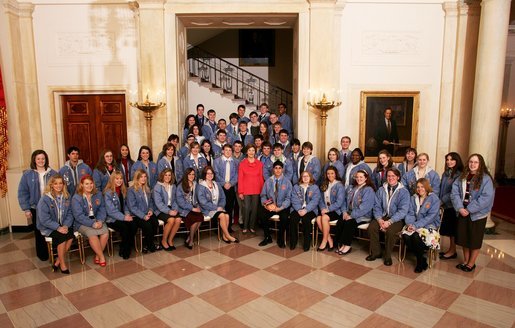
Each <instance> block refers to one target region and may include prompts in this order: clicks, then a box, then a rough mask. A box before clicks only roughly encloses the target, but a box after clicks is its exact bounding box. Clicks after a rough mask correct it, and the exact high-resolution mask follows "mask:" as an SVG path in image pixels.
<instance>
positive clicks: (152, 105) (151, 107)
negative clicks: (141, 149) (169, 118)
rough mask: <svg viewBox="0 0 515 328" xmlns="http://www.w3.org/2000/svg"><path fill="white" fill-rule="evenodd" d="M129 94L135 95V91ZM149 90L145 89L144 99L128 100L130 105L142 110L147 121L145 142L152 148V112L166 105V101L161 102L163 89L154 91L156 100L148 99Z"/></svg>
mask: <svg viewBox="0 0 515 328" xmlns="http://www.w3.org/2000/svg"><path fill="white" fill-rule="evenodd" d="M131 94H133V95H135V94H136V92H131ZM149 95H150V91H149V90H147V96H146V97H145V100H144V101H136V102H132V101H131V102H129V105H130V106H131V107H135V108H137V109H139V110H140V111H142V112H143V113H144V116H145V120H146V121H147V143H148V146H149V147H150V148H152V118H153V117H154V112H155V111H156V110H158V109H159V108H162V107H164V106H166V103H165V102H163V96H164V92H163V91H158V92H157V93H156V101H155V102H154V101H151V100H150V97H149Z"/></svg>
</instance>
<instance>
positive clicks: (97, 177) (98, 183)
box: [93, 169, 114, 192]
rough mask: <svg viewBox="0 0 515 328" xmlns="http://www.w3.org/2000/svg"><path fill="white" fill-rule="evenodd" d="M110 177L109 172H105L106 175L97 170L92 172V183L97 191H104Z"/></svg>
mask: <svg viewBox="0 0 515 328" xmlns="http://www.w3.org/2000/svg"><path fill="white" fill-rule="evenodd" d="M113 173H114V171H113ZM110 177H111V174H109V171H106V173H105V174H104V173H102V172H101V171H100V170H98V169H94V170H93V181H94V182H95V187H97V190H98V191H100V192H103V191H104V188H105V187H106V186H107V183H108V182H109V178H110Z"/></svg>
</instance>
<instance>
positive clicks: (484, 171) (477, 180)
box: [460, 153, 494, 190]
mask: <svg viewBox="0 0 515 328" xmlns="http://www.w3.org/2000/svg"><path fill="white" fill-rule="evenodd" d="M474 156H476V157H477V159H478V160H479V168H478V169H477V172H476V174H475V175H474V177H473V178H472V181H471V184H472V188H473V189H475V190H477V189H479V187H480V186H481V183H482V182H483V177H484V176H485V175H488V176H489V177H490V179H492V181H493V180H494V179H493V178H492V175H491V174H490V171H488V168H487V167H486V163H485V159H484V158H483V156H482V155H481V154H477V153H474V154H472V155H470V156H469V158H468V159H467V163H466V164H465V165H464V169H463V173H461V177H460V178H461V179H462V180H463V179H466V178H467V176H468V175H469V174H470V168H469V165H468V163H469V161H470V159H471V158H472V157H474Z"/></svg>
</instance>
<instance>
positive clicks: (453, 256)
mask: <svg viewBox="0 0 515 328" xmlns="http://www.w3.org/2000/svg"><path fill="white" fill-rule="evenodd" d="M457 257H458V253H454V254H452V255H451V256H445V253H444V254H440V260H450V259H455V258H457Z"/></svg>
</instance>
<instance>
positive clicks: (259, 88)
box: [188, 46, 292, 110]
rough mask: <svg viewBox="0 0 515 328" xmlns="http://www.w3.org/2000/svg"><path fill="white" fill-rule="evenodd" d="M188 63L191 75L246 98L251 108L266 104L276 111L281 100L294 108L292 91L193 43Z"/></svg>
mask: <svg viewBox="0 0 515 328" xmlns="http://www.w3.org/2000/svg"><path fill="white" fill-rule="evenodd" d="M188 66H189V73H190V75H191V76H196V77H199V78H200V80H201V82H205V83H211V84H212V85H213V87H216V88H222V89H223V92H224V93H232V94H234V95H235V98H236V99H242V100H244V101H245V103H246V104H247V108H249V109H250V110H255V109H258V106H259V105H260V104H261V103H267V104H268V105H269V106H270V109H271V110H275V109H276V108H277V106H278V105H279V103H284V104H286V105H287V106H288V108H292V93H291V92H289V91H287V90H284V89H283V88H280V87H278V86H275V85H272V84H270V83H269V82H268V81H266V80H264V79H262V78H260V77H259V76H257V75H255V74H252V73H250V72H248V71H246V70H244V69H242V68H241V67H239V66H236V65H234V64H232V63H230V62H228V61H226V60H224V59H222V58H219V57H217V56H215V55H213V54H211V53H209V52H207V51H205V50H203V49H201V48H199V47H195V46H193V47H191V48H190V49H189V50H188Z"/></svg>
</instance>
